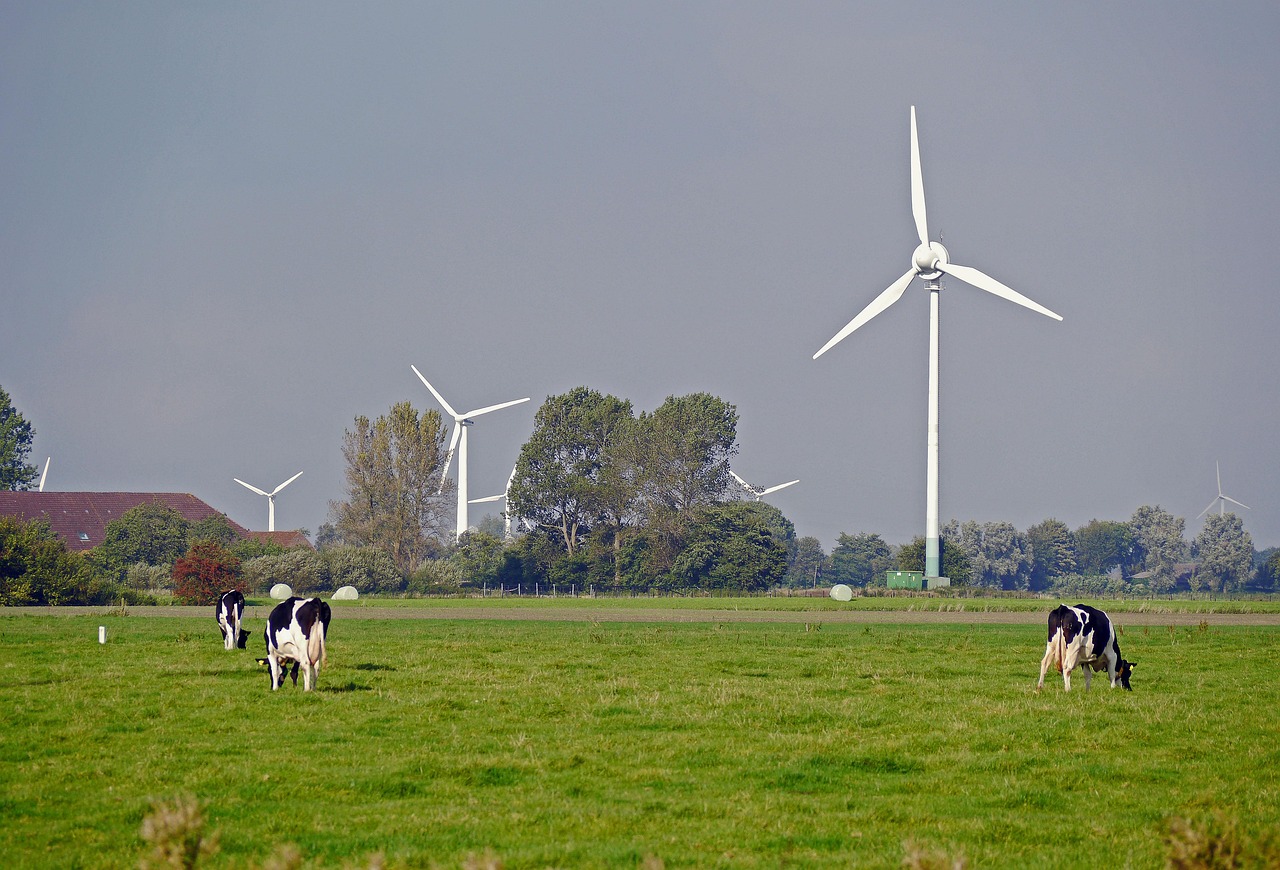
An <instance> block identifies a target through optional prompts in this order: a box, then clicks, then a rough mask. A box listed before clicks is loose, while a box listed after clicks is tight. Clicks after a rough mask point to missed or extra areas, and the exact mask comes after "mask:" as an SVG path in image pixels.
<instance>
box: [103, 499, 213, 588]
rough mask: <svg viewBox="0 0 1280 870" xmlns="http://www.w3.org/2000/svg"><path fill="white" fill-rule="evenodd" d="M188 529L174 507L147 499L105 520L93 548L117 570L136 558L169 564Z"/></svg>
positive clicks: (176, 556) (182, 547)
mask: <svg viewBox="0 0 1280 870" xmlns="http://www.w3.org/2000/svg"><path fill="white" fill-rule="evenodd" d="M190 531H191V523H189V522H188V521H187V519H186V517H184V516H183V515H182V514H180V513H179V512H178V511H176V510H174V509H173V508H171V507H166V506H165V505H163V504H161V503H159V502H148V503H147V504H140V505H138V506H137V507H135V508H130V509H129V510H127V511H125V512H124V513H123V514H122V515H121V516H120V519H118V520H112V521H111V522H109V523H107V529H106V532H105V534H104V536H103V540H102V543H101V544H99V545H98V546H97V547H95V548H94V549H95V550H96V551H97V553H98V554H99V556H100V557H101V558H102V560H103V562H104V564H106V565H110V566H112V567H114V568H115V569H116V570H118V571H121V572H123V571H124V570H125V568H127V567H128V566H129V565H133V564H136V563H138V562H145V563H146V564H148V565H170V564H173V563H174V562H176V561H177V560H178V559H179V558H180V557H181V556H182V554H183V553H185V552H186V551H187V536H188V534H189V533H190ZM222 591H224V592H225V591H226V590H225V589H224V590H222Z"/></svg>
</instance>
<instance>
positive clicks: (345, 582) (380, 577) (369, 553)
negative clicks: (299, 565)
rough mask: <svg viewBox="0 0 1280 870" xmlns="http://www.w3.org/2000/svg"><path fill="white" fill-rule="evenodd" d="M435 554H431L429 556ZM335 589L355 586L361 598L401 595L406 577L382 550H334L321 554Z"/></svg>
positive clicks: (339, 548) (375, 548)
mask: <svg viewBox="0 0 1280 870" xmlns="http://www.w3.org/2000/svg"><path fill="white" fill-rule="evenodd" d="M434 552H435V551H434V550H428V551H427V556H431V555H432V554H433V553H434ZM320 555H321V557H322V558H323V559H324V564H325V569H326V570H327V571H328V573H329V585H330V587H331V588H333V589H338V588H340V587H342V586H354V587H355V588H356V590H357V591H359V592H360V594H362V595H363V594H365V593H367V592H372V593H388V592H400V591H403V589H404V587H405V575H404V574H403V573H402V572H401V570H400V568H399V566H397V565H396V563H395V561H394V560H393V559H392V558H391V555H390V554H389V553H387V551H386V550H383V549H381V548H380V547H351V546H344V547H334V548H332V549H329V550H325V551H324V552H323V553H321V554H320Z"/></svg>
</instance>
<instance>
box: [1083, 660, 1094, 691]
mask: <svg viewBox="0 0 1280 870" xmlns="http://www.w3.org/2000/svg"><path fill="white" fill-rule="evenodd" d="M1091 685H1093V668H1091V667H1089V665H1087V664H1086V665H1085V666H1084V690H1085V691H1086V692H1087V691H1089V687H1090V686H1091Z"/></svg>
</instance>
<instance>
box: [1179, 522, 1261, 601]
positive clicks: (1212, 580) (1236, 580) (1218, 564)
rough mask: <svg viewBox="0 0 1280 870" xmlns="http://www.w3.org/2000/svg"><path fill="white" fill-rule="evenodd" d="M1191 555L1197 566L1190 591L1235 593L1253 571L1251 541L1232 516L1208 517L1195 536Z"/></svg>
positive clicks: (1242, 587) (1241, 525)
mask: <svg viewBox="0 0 1280 870" xmlns="http://www.w3.org/2000/svg"><path fill="white" fill-rule="evenodd" d="M1195 552H1196V556H1197V557H1198V559H1199V562H1200V564H1199V565H1198V566H1197V567H1196V571H1195V573H1194V574H1193V575H1192V580H1191V584H1192V588H1193V589H1195V590H1197V591H1200V590H1204V589H1207V590H1209V591H1210V592H1239V591H1241V590H1242V589H1244V584H1245V583H1246V582H1247V581H1248V580H1249V575H1250V573H1251V571H1252V570H1253V539H1252V538H1250V537H1249V533H1248V532H1246V531H1245V530H1244V522H1243V521H1242V520H1241V519H1240V517H1238V516H1236V515H1235V514H1209V516H1208V517H1206V518H1205V521H1204V528H1202V529H1201V530H1200V534H1198V535H1196V539H1195Z"/></svg>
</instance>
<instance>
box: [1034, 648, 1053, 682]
mask: <svg viewBox="0 0 1280 870" xmlns="http://www.w3.org/2000/svg"><path fill="white" fill-rule="evenodd" d="M1055 652H1056V650H1055V649H1054V646H1053V641H1050V642H1049V643H1048V645H1047V646H1046V647H1045V650H1044V658H1042V659H1041V660H1040V682H1038V683H1036V691H1037V692H1038V691H1040V690H1041V689H1043V688H1044V675H1045V674H1047V673H1049V668H1050V666H1052V665H1053V658H1054V653H1055Z"/></svg>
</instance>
